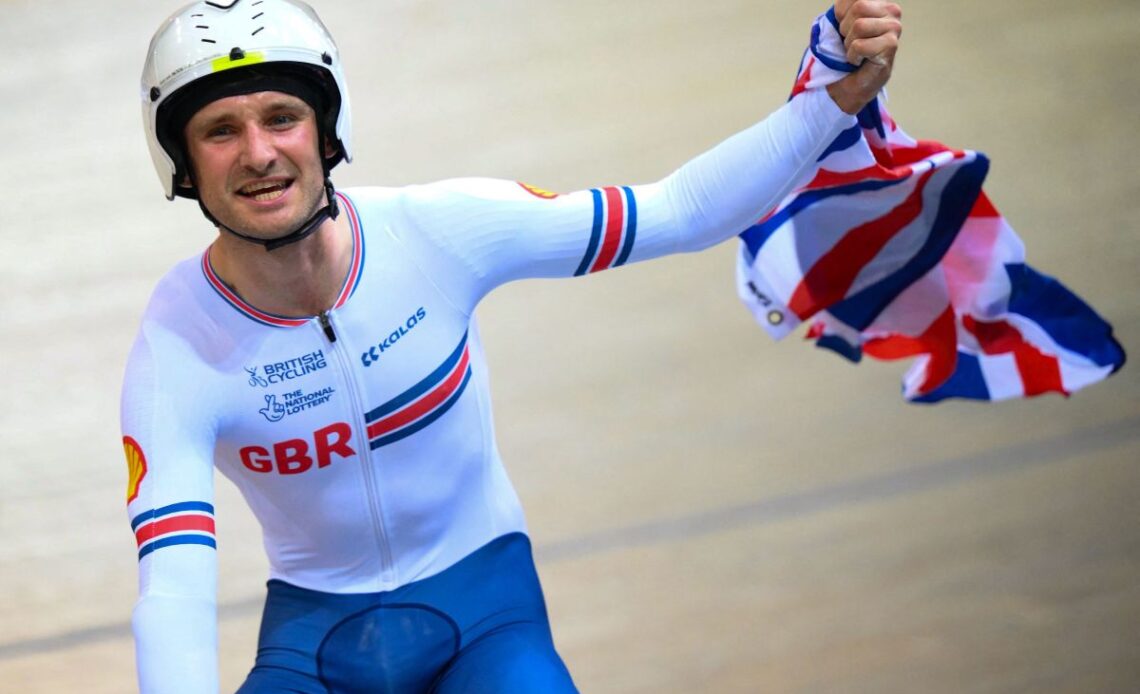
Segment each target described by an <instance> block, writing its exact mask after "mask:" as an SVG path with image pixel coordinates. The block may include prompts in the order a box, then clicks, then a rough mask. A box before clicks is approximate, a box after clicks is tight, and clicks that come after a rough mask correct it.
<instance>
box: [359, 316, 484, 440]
mask: <svg viewBox="0 0 1140 694" xmlns="http://www.w3.org/2000/svg"><path fill="white" fill-rule="evenodd" d="M470 380H471V355H470V350H469V349H468V346H467V334H466V333H464V335H463V339H462V340H460V342H459V345H458V346H457V347H456V348H455V349H454V350H453V351H452V353H451V354H450V355H449V356H448V357H447V359H446V360H444V362H443V363H442V364H440V365H439V366H438V367H437V368H436V369H435V370H434V371H432V372H431V373H430V374H428V376H427V377H426V378H424V379H423V380H421V381H420V382H419V383H417V384H416V385H414V386H412V387H411V388H409V389H407V390H406V391H404V392H403V393H401V394H400V395H397V396H396V397H394V398H392V399H391V400H389V401H388V402H386V403H384V404H383V405H380V406H379V407H377V408H375V409H373V410H372V411H370V412H368V413H367V414H366V415H365V416H364V421H365V423H366V424H367V425H368V439H369V442H370V444H369V445H370V448H372V449H376V448H380V447H381V446H387V445H388V444H390V443H395V442H396V441H399V440H400V439H402V438H404V437H406V436H411V435H412V434H414V433H416V432H417V431H419V430H420V429H423V428H424V427H426V426H428V425H429V424H431V423H432V422H434V421H435V420H437V419H439V418H440V417H441V416H443V413H445V412H447V411H448V410H449V409H451V406H452V405H454V404H455V403H456V401H457V400H459V396H460V395H462V394H463V390H464V389H465V388H466V387H467V382H468V381H470Z"/></svg>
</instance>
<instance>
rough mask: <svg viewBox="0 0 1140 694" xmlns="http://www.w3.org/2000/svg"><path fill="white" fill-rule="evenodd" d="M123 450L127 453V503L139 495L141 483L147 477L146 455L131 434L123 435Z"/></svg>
mask: <svg viewBox="0 0 1140 694" xmlns="http://www.w3.org/2000/svg"><path fill="white" fill-rule="evenodd" d="M123 452H124V453H126V454H127V503H128V504H129V503H131V502H132V501H134V500H135V497H137V496H138V495H139V485H140V484H142V481H143V478H144V477H146V456H145V455H143V451H142V447H141V446H139V442H138V441H135V440H134V439H132V438H131V437H130V436H124V437H123Z"/></svg>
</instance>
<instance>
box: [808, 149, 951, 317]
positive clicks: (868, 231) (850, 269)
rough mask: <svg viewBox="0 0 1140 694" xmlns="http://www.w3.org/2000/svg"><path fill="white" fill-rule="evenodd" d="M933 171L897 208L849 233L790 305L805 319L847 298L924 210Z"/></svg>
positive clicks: (821, 261) (820, 262)
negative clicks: (868, 268)
mask: <svg viewBox="0 0 1140 694" xmlns="http://www.w3.org/2000/svg"><path fill="white" fill-rule="evenodd" d="M933 174H934V170H933V169H932V170H930V171H927V172H926V173H924V174H923V175H922V176H921V177H920V178H919V179H918V183H917V184H916V185H915V188H914V191H913V192H911V194H910V195H909V196H907V198H906V200H904V201H903V202H902V203H900V204H899V205H898V206H897V207H895V208H894V209H893V210H891V211H890V212H888V213H887V214H885V215H883V216H882V217H879V218H878V219H874V220H871V221H870V222H867V223H866V224H863V225H861V226H858V227H856V228H854V229H852V230H851V231H849V232H847V234H845V235H844V236H843V238H841V239H840V240H839V242H838V243H836V244H835V245H834V246H832V247H831V249H830V250H828V252H827V253H825V254H824V255H823V256H822V257H821V258H820V259H819V260H818V261H816V263H815V265H813V266H812V267H811V269H810V270H808V272H807V273H805V274H804V277H803V279H802V280H800V283H799V285H798V286H797V287H796V290H795V292H793V293H792V296H791V299H790V300H789V301H788V308H789V309H790V310H791V311H792V312H793V313H795V314H796V315H797V316H799V317H800V319H805V318H808V317H809V316H811V315H813V314H815V312H816V311H818V310H820V309H821V308H825V307H827V306H830V305H832V304H834V303H836V302H838V301H839V300H841V299H843V298H844V297H846V296H847V292H848V291H850V290H851V285H852V284H853V283H854V282H855V278H856V277H857V276H858V275H859V271H860V270H862V269H863V266H864V265H866V264H867V263H869V262H871V260H872V259H873V258H874V257H875V256H876V255H877V254H878V253H879V251H880V250H882V248H883V246H885V245H886V244H887V242H888V241H890V240H891V239H892V238H894V236H895V234H897V233H898V232H899V230H900V229H902V228H903V227H905V226H906V225H908V224H910V223H911V222H912V221H914V220H915V218H916V217H918V215H919V214H920V213H921V212H922V193H923V191H924V190H925V189H926V184H927V182H929V181H930V177H931V176H932V175H933Z"/></svg>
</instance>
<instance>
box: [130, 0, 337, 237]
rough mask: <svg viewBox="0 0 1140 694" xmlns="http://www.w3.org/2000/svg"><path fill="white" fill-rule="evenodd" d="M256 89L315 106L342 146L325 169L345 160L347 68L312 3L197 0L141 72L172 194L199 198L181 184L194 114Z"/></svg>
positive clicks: (155, 41)
mask: <svg viewBox="0 0 1140 694" xmlns="http://www.w3.org/2000/svg"><path fill="white" fill-rule="evenodd" d="M253 91H284V92H288V93H293V94H295V95H297V96H299V97H300V98H302V99H304V100H305V101H306V102H308V103H309V105H310V106H312V107H313V110H314V111H316V112H317V122H318V129H319V131H320V136H321V138H322V141H323V140H324V138H325V137H328V138H329V140H330V141H331V142H332V143H333V144H334V146H335V149H336V154H335V155H334V156H333V157H332V158H330V159H326V160H325V173H326V177H327V174H328V171H329V169H331V168H332V167H333V166H335V165H336V164H337V163H338V162H340V160H341V159H344V160H345V161H352V113H351V109H350V108H349V101H348V90H347V89H346V87H345V81H344V70H343V69H342V68H341V64H340V55H339V53H338V51H337V48H336V44H335V43H334V42H333V39H332V36H331V35H330V34H329V32H328V29H326V28H325V25H324V24H323V23H321V20H320V18H319V17H317V14H316V12H314V11H313V9H312V8H311V7H309V6H308V5H306V4H305V3H303V2H300V1H299V0H228V1H227V0H205V1H199V2H194V3H192V4H190V5H187V6H186V7H183V8H182V9H181V10H179V11H177V12H175V13H174V14H172V15H171V16H170V17H169V18H167V20H166V21H165V22H163V23H162V26H160V27H159V29H158V31H156V32H155V34H154V37H153V38H151V41H150V48H149V49H148V51H147V57H146V65H145V66H144V67H143V73H142V114H143V126H144V128H145V129H146V139H147V146H148V147H149V148H150V157H151V160H152V161H153V162H154V168H155V170H156V171H157V172H158V177H159V179H160V180H161V181H162V185H163V188H164V190H165V191H166V198H167V199H168V200H173V199H174V196H175V195H180V196H182V197H188V198H197V197H198V193H197V189H196V188H194V187H193V186H192V185H191V186H190V187H187V186H185V185H181V186H180V185H179V183H180V182H181V181H184V180H185V179H186V176H187V174H188V173H189V170H188V167H187V162H186V156H185V154H184V152H183V147H184V145H183V141H182V128H183V126H184V125H185V124H186V122H187V121H188V120H189V118H190V117H191V116H193V115H194V113H195V112H197V110H198V109H200V108H201V107H202V106H205V105H206V104H207V103H209V102H211V101H213V100H215V99H219V98H222V97H224V96H233V95H236V94H246V93H250V92H253ZM330 197H331V195H330ZM207 216H209V215H208V214H207Z"/></svg>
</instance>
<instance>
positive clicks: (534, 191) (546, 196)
mask: <svg viewBox="0 0 1140 694" xmlns="http://www.w3.org/2000/svg"><path fill="white" fill-rule="evenodd" d="M516 183H518V184H519V185H520V186H522V188H523V190H525V191H526V192H528V193H530V194H531V195H533V196H535V197H539V198H542V199H543V200H553V199H554V198H556V197H558V195H559V194H558V193H555V192H552V191H549V190H546V189H545V188H539V187H538V186H532V185H531V184H529V183H523V182H522V181H516Z"/></svg>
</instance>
